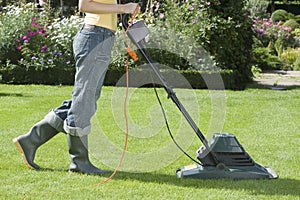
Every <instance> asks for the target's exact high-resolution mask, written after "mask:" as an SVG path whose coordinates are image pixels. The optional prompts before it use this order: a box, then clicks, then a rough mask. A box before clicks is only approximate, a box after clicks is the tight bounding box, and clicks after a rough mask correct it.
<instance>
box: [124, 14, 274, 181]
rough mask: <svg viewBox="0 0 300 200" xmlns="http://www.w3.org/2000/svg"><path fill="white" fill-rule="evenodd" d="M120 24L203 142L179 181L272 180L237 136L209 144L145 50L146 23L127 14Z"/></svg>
mask: <svg viewBox="0 0 300 200" xmlns="http://www.w3.org/2000/svg"><path fill="white" fill-rule="evenodd" d="M122 25H123V27H124V28H125V30H127V31H126V34H127V36H128V37H129V39H130V40H131V41H132V43H133V44H134V45H135V46H136V47H137V49H138V50H139V52H140V53H141V54H142V56H143V57H144V58H145V59H146V61H147V62H148V63H149V64H150V67H151V68H152V70H153V72H154V74H155V75H156V76H157V78H158V79H159V81H160V82H161V84H162V86H163V87H164V89H165V91H166V92H167V93H168V98H171V99H172V101H173V102H174V103H175V105H176V106H177V107H178V109H179V110H180V112H181V113H182V114H183V116H184V117H185V119H186V120H187V122H188V123H189V124H190V126H191V127H192V129H193V130H194V131H195V133H196V135H197V136H198V138H199V139H200V140H201V142H202V143H203V146H202V147H200V148H199V149H198V150H197V152H196V154H197V159H198V160H199V161H200V162H197V164H192V165H188V166H184V167H182V168H180V169H178V170H177V171H176V175H177V177H179V178H197V179H217V178H230V179H275V178H278V175H277V174H276V172H275V171H274V170H273V169H272V168H270V167H263V166H261V165H259V164H257V163H255V162H254V160H253V159H252V158H251V157H250V155H249V154H248V153H247V152H246V151H245V150H244V148H243V147H242V145H241V144H240V143H239V142H238V140H237V139H236V137H235V136H234V135H232V134H227V133H225V134H224V133H217V134H214V136H213V138H212V139H211V140H210V141H207V140H206V138H205V137H204V135H203V134H202V132H201V131H200V129H199V128H198V127H197V125H196V123H195V122H194V121H193V119H192V118H191V116H190V115H189V113H188V112H187V110H186V109H185V108H184V106H183V105H182V104H181V102H180V101H179V99H178V98H177V96H176V94H175V92H174V91H173V89H172V88H171V87H169V86H168V84H167V82H166V81H165V79H164V77H163V76H162V74H161V72H160V70H159V68H158V66H157V64H155V62H154V60H153V59H152V58H151V56H150V55H149V52H148V51H147V50H146V41H145V38H146V37H147V36H148V35H149V34H150V31H149V29H148V28H147V27H146V25H145V23H144V22H143V21H142V20H140V21H137V22H135V23H130V24H129V22H128V14H125V15H123V16H122Z"/></svg>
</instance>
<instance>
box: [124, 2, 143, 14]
mask: <svg viewBox="0 0 300 200" xmlns="http://www.w3.org/2000/svg"><path fill="white" fill-rule="evenodd" d="M137 9H139V4H137V3H127V4H124V5H123V8H122V13H128V14H134V13H135V12H136V11H137Z"/></svg>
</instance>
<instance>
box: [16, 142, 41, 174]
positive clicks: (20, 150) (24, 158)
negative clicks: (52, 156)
mask: <svg viewBox="0 0 300 200" xmlns="http://www.w3.org/2000/svg"><path fill="white" fill-rule="evenodd" d="M13 143H14V144H15V145H16V147H17V150H18V151H19V152H20V153H21V154H22V157H23V161H24V163H25V164H26V165H27V167H28V168H29V169H39V168H36V167H33V166H32V165H30V164H29V162H28V161H27V159H26V156H25V153H24V151H23V148H22V146H21V145H20V143H19V141H18V138H14V139H13Z"/></svg>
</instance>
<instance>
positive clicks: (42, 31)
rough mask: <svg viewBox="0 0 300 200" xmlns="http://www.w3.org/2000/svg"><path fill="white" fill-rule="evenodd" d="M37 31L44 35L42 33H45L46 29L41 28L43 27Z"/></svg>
mask: <svg viewBox="0 0 300 200" xmlns="http://www.w3.org/2000/svg"><path fill="white" fill-rule="evenodd" d="M37 32H38V34H40V35H42V34H44V33H45V32H46V31H45V30H44V29H42V28H41V29H39V30H38V31H37Z"/></svg>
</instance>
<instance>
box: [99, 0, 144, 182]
mask: <svg viewBox="0 0 300 200" xmlns="http://www.w3.org/2000/svg"><path fill="white" fill-rule="evenodd" d="M139 11H140V6H138V7H137V9H136V10H135V12H134V14H133V15H132V17H131V20H130V25H129V26H128V27H127V29H126V31H125V33H124V42H125V40H126V34H127V32H128V30H129V29H130V27H131V24H132V23H133V21H134V20H135V18H136V17H137V15H138V13H139ZM126 50H127V52H128V54H129V55H130V56H131V57H132V58H133V59H134V56H132V55H133V54H132V53H130V52H133V53H134V51H133V50H132V48H131V46H128V47H126ZM128 50H131V51H128ZM134 54H135V53H134ZM134 61H136V59H134ZM128 66H129V56H127V59H126V95H125V99H124V118H125V124H126V137H125V144H124V149H123V152H122V155H121V158H120V161H119V164H118V166H117V167H116V169H115V170H114V172H113V173H112V174H111V175H110V176H109V177H108V178H107V179H105V180H104V181H103V182H101V184H100V185H103V184H105V183H107V182H108V181H110V180H111V179H112V178H113V177H114V176H115V175H116V174H117V172H118V171H119V169H120V167H121V164H122V162H123V160H124V157H125V153H126V150H127V145H128V136H129V128H128V116H127V101H128V88H129V73H128V71H129V70H128Z"/></svg>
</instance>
